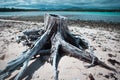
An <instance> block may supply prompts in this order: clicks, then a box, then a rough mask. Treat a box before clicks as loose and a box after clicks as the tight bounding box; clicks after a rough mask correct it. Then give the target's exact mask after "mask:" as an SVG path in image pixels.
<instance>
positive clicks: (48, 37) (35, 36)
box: [0, 14, 116, 80]
mask: <svg viewBox="0 0 120 80" xmlns="http://www.w3.org/2000/svg"><path fill="white" fill-rule="evenodd" d="M44 21H45V24H44V25H45V26H44V29H38V30H29V31H24V32H23V35H22V36H19V37H17V40H16V41H17V42H18V43H19V42H23V44H24V45H26V46H28V47H29V48H28V49H27V50H26V51H24V52H22V53H21V55H20V56H19V57H18V58H16V59H14V60H12V61H10V62H9V63H8V65H7V66H6V67H5V69H3V70H2V71H1V72H0V80H4V79H5V78H6V77H8V76H10V75H11V73H12V72H14V71H15V70H17V69H18V68H21V70H20V73H18V75H17V76H16V77H15V80H20V79H21V78H22V75H23V73H24V72H25V70H26V68H27V67H28V63H29V61H30V60H31V59H36V56H37V55H39V56H46V55H47V56H49V62H50V63H51V64H52V66H53V69H54V78H55V80H58V79H59V76H58V70H57V68H58V64H59V61H60V58H61V56H63V55H69V56H73V57H75V58H78V59H80V60H83V61H85V62H90V63H91V65H89V66H88V67H91V66H95V65H100V66H102V67H104V68H106V69H109V70H112V71H116V70H115V69H114V68H112V67H110V66H108V65H107V64H105V63H104V62H102V61H100V60H99V59H98V58H97V57H96V56H95V55H94V54H93V50H92V49H91V47H90V45H89V43H88V42H87V41H86V40H85V39H83V38H81V37H80V36H75V35H74V34H72V33H70V31H69V29H68V26H67V19H66V17H63V16H60V15H55V14H46V15H45V17H44ZM86 49H87V50H88V51H86Z"/></svg>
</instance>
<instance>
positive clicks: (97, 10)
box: [0, 8, 120, 12]
mask: <svg viewBox="0 0 120 80" xmlns="http://www.w3.org/2000/svg"><path fill="white" fill-rule="evenodd" d="M18 11H88V12H92V11H93V12H120V9H83V8H79V9H78V8H68V9H57V10H55V9H48V10H44V9H19V8H0V12H18Z"/></svg>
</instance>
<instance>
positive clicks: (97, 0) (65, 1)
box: [0, 0, 120, 8]
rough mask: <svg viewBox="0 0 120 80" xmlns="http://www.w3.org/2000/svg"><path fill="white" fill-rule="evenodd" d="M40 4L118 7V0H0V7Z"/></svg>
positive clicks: (37, 6)
mask: <svg viewBox="0 0 120 80" xmlns="http://www.w3.org/2000/svg"><path fill="white" fill-rule="evenodd" d="M41 5H42V6H43V5H53V6H61V5H65V6H72V7H83V8H85V7H90V8H120V0H0V7H19V8H40V6H41ZM35 6H36V7H35Z"/></svg>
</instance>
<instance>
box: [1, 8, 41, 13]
mask: <svg viewBox="0 0 120 80" xmlns="http://www.w3.org/2000/svg"><path fill="white" fill-rule="evenodd" d="M16 11H39V10H38V9H19V8H0V12H16Z"/></svg>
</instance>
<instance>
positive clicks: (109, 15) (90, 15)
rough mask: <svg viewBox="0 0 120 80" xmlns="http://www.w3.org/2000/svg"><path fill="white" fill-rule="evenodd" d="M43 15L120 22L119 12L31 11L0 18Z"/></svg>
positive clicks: (12, 13)
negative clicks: (49, 14)
mask: <svg viewBox="0 0 120 80" xmlns="http://www.w3.org/2000/svg"><path fill="white" fill-rule="evenodd" d="M45 13H51V14H59V15H64V16H67V17H68V18H69V19H75V20H76V19H80V20H95V21H105V22H120V12H74V11H73V12H72V11H71V12H70V11H69V12H68V11H31V12H0V16H43V15H44V14H45Z"/></svg>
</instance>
